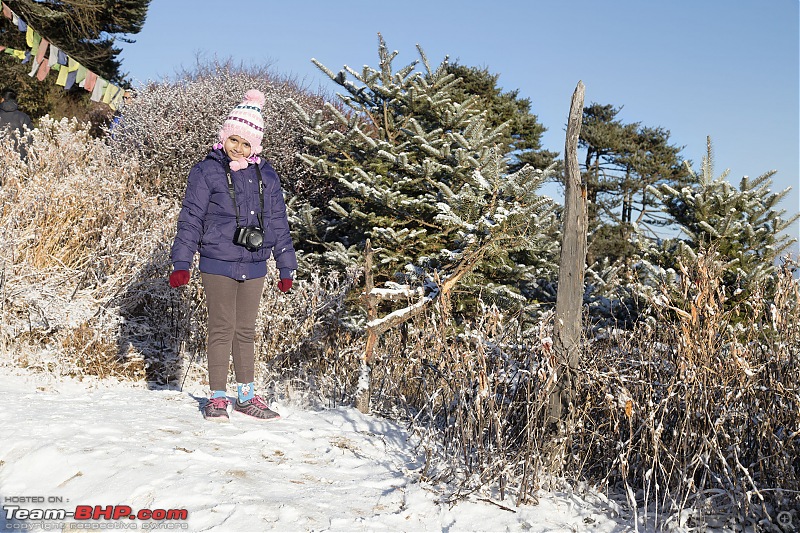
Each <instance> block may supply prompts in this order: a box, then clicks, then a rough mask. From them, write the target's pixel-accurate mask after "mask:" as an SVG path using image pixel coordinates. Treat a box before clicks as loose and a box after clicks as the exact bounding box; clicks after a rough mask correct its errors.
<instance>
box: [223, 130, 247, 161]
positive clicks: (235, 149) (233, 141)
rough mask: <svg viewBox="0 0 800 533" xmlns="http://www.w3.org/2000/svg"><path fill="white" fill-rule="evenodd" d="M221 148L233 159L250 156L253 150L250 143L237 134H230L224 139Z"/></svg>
mask: <svg viewBox="0 0 800 533" xmlns="http://www.w3.org/2000/svg"><path fill="white" fill-rule="evenodd" d="M222 148H223V149H224V150H225V153H226V154H228V157H230V158H231V159H233V160H236V159H241V158H242V157H250V152H252V150H253V148H252V147H251V146H250V143H249V142H247V141H246V140H244V139H242V138H241V137H239V136H238V135H231V136H230V137H228V138H227V139H225V142H224V143H223V144H222Z"/></svg>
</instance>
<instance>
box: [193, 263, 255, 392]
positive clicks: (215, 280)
mask: <svg viewBox="0 0 800 533" xmlns="http://www.w3.org/2000/svg"><path fill="white" fill-rule="evenodd" d="M200 277H201V279H202V280H203V290H204V291H205V293H206V307H207V308H208V346H207V352H208V384H209V386H210V388H211V390H212V391H215V390H225V389H226V388H227V387H226V385H227V384H228V368H229V366H230V360H231V355H233V370H234V373H235V375H236V381H237V382H239V383H252V382H253V381H254V378H255V348H254V337H255V330H256V317H257V316H258V305H259V304H260V303H261V292H262V290H263V289H264V278H256V279H250V280H246V281H236V280H235V279H231V278H228V277H226V276H219V275H216V274H201V276H200Z"/></svg>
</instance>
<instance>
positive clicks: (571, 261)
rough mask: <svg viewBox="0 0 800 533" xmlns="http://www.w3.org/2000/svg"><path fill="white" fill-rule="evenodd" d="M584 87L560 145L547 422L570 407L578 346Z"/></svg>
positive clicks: (584, 225) (582, 265)
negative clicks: (560, 204)
mask: <svg viewBox="0 0 800 533" xmlns="http://www.w3.org/2000/svg"><path fill="white" fill-rule="evenodd" d="M584 92H585V88H584V85H583V82H580V81H579V82H578V86H577V87H576V88H575V92H574V93H573V94H572V104H571V106H570V110H569V121H568V122H567V138H566V142H565V149H564V165H565V182H566V192H565V197H564V215H563V222H562V237H561V262H560V264H559V269H558V293H557V295H556V315H555V327H554V339H553V350H554V352H555V355H556V380H555V384H554V387H553V390H552V391H551V393H550V402H549V406H548V407H549V409H548V413H549V420H550V422H558V421H559V420H563V419H564V418H565V417H566V416H567V414H568V412H569V405H570V403H571V402H572V400H573V395H574V392H575V377H576V373H577V369H578V361H579V358H580V350H581V334H582V329H583V328H582V325H583V323H582V322H583V320H582V312H583V292H584V286H583V285H584V284H583V277H584V273H585V270H586V231H587V224H588V214H587V204H586V186H585V185H584V184H583V183H582V182H581V171H580V166H579V165H578V137H579V135H580V131H581V121H582V117H583V97H584Z"/></svg>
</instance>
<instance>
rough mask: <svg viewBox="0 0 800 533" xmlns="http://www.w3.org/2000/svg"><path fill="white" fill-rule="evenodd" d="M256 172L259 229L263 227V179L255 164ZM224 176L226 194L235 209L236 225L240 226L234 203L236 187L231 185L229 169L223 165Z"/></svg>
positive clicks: (237, 206) (237, 211) (236, 205)
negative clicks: (226, 183) (225, 178)
mask: <svg viewBox="0 0 800 533" xmlns="http://www.w3.org/2000/svg"><path fill="white" fill-rule="evenodd" d="M255 167H256V173H258V199H259V200H260V201H261V210H260V211H259V212H258V215H257V216H258V224H259V226H260V227H261V229H264V219H263V213H264V179H263V178H262V177H261V169H260V168H258V165H255ZM225 176H226V177H227V178H228V194H229V195H230V196H231V200H233V208H234V209H236V226H237V227H240V226H241V224H239V204H237V203H236V189H235V188H234V186H233V179H232V178H231V170H230V168H228V166H227V165H225Z"/></svg>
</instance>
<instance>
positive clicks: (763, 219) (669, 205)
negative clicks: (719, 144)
mask: <svg viewBox="0 0 800 533" xmlns="http://www.w3.org/2000/svg"><path fill="white" fill-rule="evenodd" d="M690 172H691V174H692V177H693V178H694V181H695V184H694V185H692V186H685V187H682V188H680V189H677V188H675V187H672V186H670V185H661V186H660V187H658V188H652V189H651V190H652V191H653V192H654V193H655V194H656V195H657V196H658V198H659V199H660V200H661V202H662V203H663V206H664V209H665V210H666V211H667V213H668V214H669V215H670V216H671V217H673V218H674V219H675V221H676V222H677V223H678V224H679V225H680V228H681V231H682V232H683V234H684V235H685V237H680V238H674V239H670V240H668V241H666V242H665V243H664V246H662V249H663V250H664V251H665V254H664V257H663V258H662V259H661V264H663V265H664V266H666V267H670V266H673V267H674V266H675V265H676V263H677V261H678V260H680V259H681V258H687V257H691V258H694V257H695V255H696V253H698V251H706V250H709V249H713V250H714V251H715V252H716V253H717V254H718V255H719V257H720V258H721V259H720V260H721V261H724V265H723V266H724V270H723V272H724V274H723V278H724V279H723V281H724V284H725V286H726V287H728V288H730V289H731V294H732V295H734V296H736V298H735V301H743V300H746V299H747V298H748V297H749V296H750V291H749V289H750V288H751V287H752V286H753V285H754V284H755V283H757V282H763V281H764V280H765V279H766V278H767V277H768V276H771V275H772V274H774V272H775V269H776V262H777V260H778V259H779V258H780V257H781V255H782V254H783V253H785V252H786V250H787V249H788V248H789V247H790V246H791V245H792V244H793V243H794V242H795V239H792V238H791V237H790V236H789V235H788V234H787V233H786V229H787V228H788V227H789V226H791V225H792V224H793V223H794V222H795V221H796V220H797V218H798V217H800V214H796V215H794V216H792V217H790V218H788V219H785V218H784V215H785V213H786V210H784V209H779V208H778V203H779V202H780V201H781V200H782V199H783V198H784V197H785V196H786V194H787V193H788V192H789V189H786V190H783V191H780V192H773V191H772V190H771V185H772V180H771V179H770V178H771V177H772V176H773V175H774V174H775V171H770V172H766V173H764V174H762V175H760V176H759V177H757V178H756V179H750V178H748V177H747V176H745V177H743V178H742V179H741V181H740V183H739V188H738V189H737V188H736V187H735V186H733V185H732V184H731V183H730V182H728V180H727V176H728V171H727V170H726V171H725V172H723V173H722V174H721V175H720V176H719V177H717V178H714V166H713V155H712V147H711V140H710V139H708V143H707V155H706V156H705V157H704V158H703V161H702V164H701V170H700V173H696V172H695V171H694V170H691V169H690Z"/></svg>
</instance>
